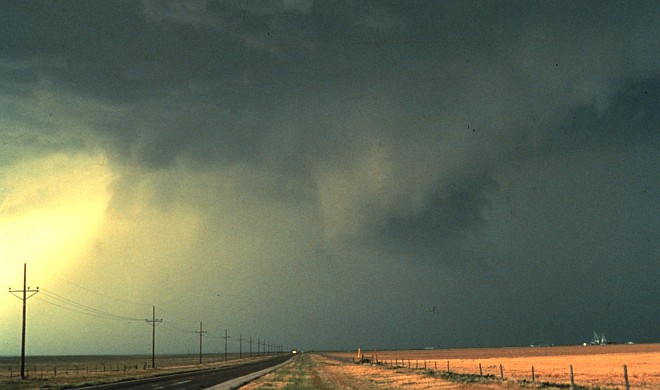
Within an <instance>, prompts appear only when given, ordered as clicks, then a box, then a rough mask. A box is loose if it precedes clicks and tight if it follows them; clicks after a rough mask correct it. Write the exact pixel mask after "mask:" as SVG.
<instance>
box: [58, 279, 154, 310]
mask: <svg viewBox="0 0 660 390" xmlns="http://www.w3.org/2000/svg"><path fill="white" fill-rule="evenodd" d="M54 276H55V278H57V279H59V280H61V281H63V282H66V283H69V284H70V285H72V286H75V287H78V288H80V289H83V290H85V291H88V292H91V293H92V294H95V295H98V296H100V297H104V298H108V299H112V300H115V301H119V302H122V303H130V304H131V305H136V306H152V304H150V303H141V302H132V301H127V300H125V299H121V298H117V297H113V296H110V295H106V294H103V293H100V292H98V291H96V290H93V289H91V288H87V287H85V286H82V285H80V284H78V283H74V282H72V281H70V280H67V279H64V278H62V277H59V276H57V275H54Z"/></svg>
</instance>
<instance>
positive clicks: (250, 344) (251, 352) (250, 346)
mask: <svg viewBox="0 0 660 390" xmlns="http://www.w3.org/2000/svg"><path fill="white" fill-rule="evenodd" d="M250 357H252V336H250Z"/></svg>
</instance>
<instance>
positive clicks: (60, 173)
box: [0, 155, 111, 295]
mask: <svg viewBox="0 0 660 390" xmlns="http://www.w3.org/2000/svg"><path fill="white" fill-rule="evenodd" d="M98 161H99V159H98V157H91V156H67V155H54V156H49V157H46V158H42V159H38V160H32V161H28V162H23V163H21V164H17V165H13V166H10V167H7V168H5V169H3V170H0V186H1V187H0V188H2V190H3V193H2V194H1V195H2V197H1V198H0V269H2V270H3V272H2V276H0V283H2V285H4V286H5V288H7V287H6V286H12V287H13V288H16V289H19V288H22V271H23V267H22V265H23V263H27V264H28V284H30V285H32V284H33V285H34V286H37V285H40V284H41V285H46V283H47V279H46V278H48V277H51V275H55V274H58V273H60V272H62V271H63V270H64V269H66V268H67V267H70V266H71V265H72V262H73V261H75V260H76V258H77V257H79V256H80V255H81V253H82V252H83V251H84V250H85V248H87V247H88V246H89V245H90V243H91V242H93V238H94V235H95V233H96V232H97V231H98V229H99V227H100V226H101V224H102V223H103V219H104V214H105V209H106V207H107V204H108V201H109V199H110V194H109V192H108V189H107V187H108V184H109V183H110V179H111V175H110V172H109V169H108V168H107V167H104V166H101V165H99V164H98ZM31 283H32V284H31ZM7 295H8V294H7Z"/></svg>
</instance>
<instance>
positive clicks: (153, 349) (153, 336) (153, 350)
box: [147, 306, 163, 368]
mask: <svg viewBox="0 0 660 390" xmlns="http://www.w3.org/2000/svg"><path fill="white" fill-rule="evenodd" d="M147 322H151V368H156V323H158V322H163V320H162V319H160V320H157V319H156V306H153V315H152V319H151V320H147Z"/></svg>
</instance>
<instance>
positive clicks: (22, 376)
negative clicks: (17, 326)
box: [9, 263, 39, 379]
mask: <svg viewBox="0 0 660 390" xmlns="http://www.w3.org/2000/svg"><path fill="white" fill-rule="evenodd" d="M38 292H39V287H37V289H36V290H30V288H29V287H27V263H24V264H23V290H18V291H12V289H11V287H9V293H11V294H12V295H14V296H15V297H17V298H18V299H20V300H22V301H23V329H22V331H21V378H22V379H25V313H26V311H27V304H26V303H27V300H28V298H30V297H32V296H33V295H34V294H36V293H38ZM17 293H22V294H23V296H22V297H21V296H19V295H17ZM27 293H30V296H27Z"/></svg>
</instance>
